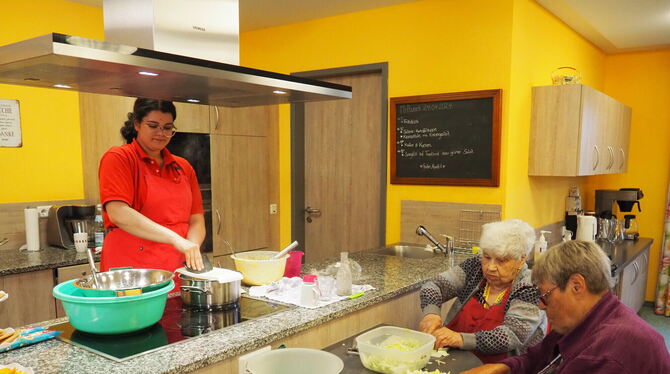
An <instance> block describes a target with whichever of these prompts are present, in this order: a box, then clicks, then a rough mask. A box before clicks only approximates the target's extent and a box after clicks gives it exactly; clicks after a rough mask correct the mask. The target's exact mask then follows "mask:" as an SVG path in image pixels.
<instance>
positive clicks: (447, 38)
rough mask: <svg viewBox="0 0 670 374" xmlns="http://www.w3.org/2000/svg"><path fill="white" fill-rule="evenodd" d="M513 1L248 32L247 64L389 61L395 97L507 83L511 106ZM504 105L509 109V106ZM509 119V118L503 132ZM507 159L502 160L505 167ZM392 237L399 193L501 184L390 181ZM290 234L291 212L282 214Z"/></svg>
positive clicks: (284, 190) (458, 191) (499, 197)
mask: <svg viewBox="0 0 670 374" xmlns="http://www.w3.org/2000/svg"><path fill="white" fill-rule="evenodd" d="M511 16H512V7H511V2H510V1H500V0H473V1H461V0H449V1H447V0H427V1H418V2H413V3H408V4H402V5H397V6H391V7H386V8H380V9H374V10H369V11H363V12H357V13H351V14H346V15H341V16H335V17H329V18H322V19H319V20H315V21H308V22H301V23H297V24H292V25H287V26H281V27H274V28H270V29H264V30H258V31H252V32H247V33H244V34H242V35H241V53H240V55H241V61H242V64H243V65H246V66H252V67H257V68H261V69H267V70H273V71H279V72H284V73H290V72H297V71H305V70H315V69H326V68H334V67H342V66H351V65H360V64H369V63H376V62H384V61H387V62H388V63H389V97H395V96H408V95H422V94H431V93H441V92H454V91H470V90H481V89H492V88H502V89H503V90H504V93H503V108H505V107H506V106H507V104H506V103H507V100H508V99H507V95H506V92H507V91H508V90H509V69H510V67H509V64H510V40H511ZM503 111H505V109H503ZM280 113H281V118H280V124H281V125H280V126H281V128H280V136H281V143H280V152H281V155H282V156H281V157H282V158H281V159H280V163H281V167H280V170H281V174H280V178H281V185H280V188H281V200H280V205H281V206H282V207H283V208H282V210H283V212H288V208H289V207H290V192H289V191H290V164H289V161H290V160H289V156H288V155H289V147H290V142H289V109H288V108H282V109H281V112H280ZM506 126H507V121H503V133H505V132H506V131H507V130H506ZM505 170H506V163H505V159H504V158H503V160H502V166H501V173H502V175H503V178H504V175H505ZM387 194H388V195H387V241H397V240H398V239H399V235H400V233H399V231H400V201H401V200H433V201H459V202H472V203H496V204H503V199H504V185H501V187H500V188H481V187H477V188H473V187H442V186H440V187H435V186H404V185H390V184H389V185H388V188H387ZM281 220H282V225H281V242H283V243H287V242H289V241H290V215H289V214H283V215H282V217H281Z"/></svg>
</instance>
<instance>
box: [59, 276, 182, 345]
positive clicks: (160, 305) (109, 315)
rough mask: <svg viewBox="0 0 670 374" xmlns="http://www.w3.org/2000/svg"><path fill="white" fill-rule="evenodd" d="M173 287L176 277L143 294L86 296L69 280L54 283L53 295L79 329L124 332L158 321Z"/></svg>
mask: <svg viewBox="0 0 670 374" xmlns="http://www.w3.org/2000/svg"><path fill="white" fill-rule="evenodd" d="M172 288H174V281H170V283H169V284H168V285H166V286H164V287H162V288H160V289H158V290H155V291H151V292H147V293H143V294H141V295H135V296H124V297H116V296H114V297H86V296H84V294H83V293H82V291H81V289H78V288H76V287H75V286H74V285H73V284H72V281H71V280H69V281H65V282H63V283H60V284H59V285H57V286H56V287H54V289H53V295H54V297H55V298H56V299H58V300H60V301H61V302H62V303H63V309H65V313H66V314H67V317H68V319H69V320H70V324H71V325H72V326H73V327H74V328H75V329H77V330H80V331H84V332H88V333H92V334H123V333H127V332H132V331H137V330H141V329H143V328H145V327H149V326H151V325H153V324H154V323H156V322H158V321H159V320H160V319H161V317H162V316H163V310H164V309H165V302H166V301H167V294H168V292H170V291H171V290H172Z"/></svg>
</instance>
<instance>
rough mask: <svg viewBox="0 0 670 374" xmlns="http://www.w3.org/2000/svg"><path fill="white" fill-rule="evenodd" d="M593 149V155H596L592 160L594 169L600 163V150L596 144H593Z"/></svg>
mask: <svg viewBox="0 0 670 374" xmlns="http://www.w3.org/2000/svg"><path fill="white" fill-rule="evenodd" d="M593 150H594V151H595V153H594V154H593V155H594V156H596V157H595V158H596V159H595V160H594V162H593V170H596V168H597V167H598V164H599V163H600V150H599V149H598V146H597V145H595V144H594V145H593Z"/></svg>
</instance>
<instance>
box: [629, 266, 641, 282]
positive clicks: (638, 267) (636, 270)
mask: <svg viewBox="0 0 670 374" xmlns="http://www.w3.org/2000/svg"><path fill="white" fill-rule="evenodd" d="M633 267H634V268H635V276H634V277H633V280H632V281H631V282H630V284H635V281H636V280H637V276H638V272H639V270H640V266H639V265H638V264H637V261H635V262H633Z"/></svg>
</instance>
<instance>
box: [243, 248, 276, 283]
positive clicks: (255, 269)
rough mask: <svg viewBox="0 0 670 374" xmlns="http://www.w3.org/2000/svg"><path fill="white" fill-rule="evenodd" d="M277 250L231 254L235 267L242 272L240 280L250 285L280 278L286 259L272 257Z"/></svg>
mask: <svg viewBox="0 0 670 374" xmlns="http://www.w3.org/2000/svg"><path fill="white" fill-rule="evenodd" d="M276 253H277V251H250V252H243V253H237V254H234V255H232V256H231V258H232V259H233V261H235V268H236V269H237V271H239V272H240V273H242V276H243V278H242V281H243V282H244V283H245V284H247V285H250V286H260V285H264V284H270V283H272V282H274V281H277V280H280V279H281V278H282V276H283V275H284V270H285V268H286V259H287V258H288V256H286V255H284V257H282V258H278V259H272V256H274V255H275V254H276Z"/></svg>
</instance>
